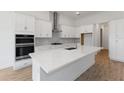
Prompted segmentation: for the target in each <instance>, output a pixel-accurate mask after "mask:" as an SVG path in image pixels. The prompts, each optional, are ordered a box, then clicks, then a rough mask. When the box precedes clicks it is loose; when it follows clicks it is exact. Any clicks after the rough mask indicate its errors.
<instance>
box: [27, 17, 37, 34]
mask: <svg viewBox="0 0 124 93" xmlns="http://www.w3.org/2000/svg"><path fill="white" fill-rule="evenodd" d="M34 28H35V19H34V17H32V16H26V26H25V31H26V32H27V33H34Z"/></svg>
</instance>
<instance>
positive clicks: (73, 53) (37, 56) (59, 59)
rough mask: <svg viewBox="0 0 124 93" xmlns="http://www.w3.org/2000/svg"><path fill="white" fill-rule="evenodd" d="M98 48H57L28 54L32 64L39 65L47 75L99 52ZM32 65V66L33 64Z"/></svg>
mask: <svg viewBox="0 0 124 93" xmlns="http://www.w3.org/2000/svg"><path fill="white" fill-rule="evenodd" d="M100 49H101V48H100V47H90V46H80V47H79V46H78V48H77V49H74V50H65V48H58V49H52V50H50V49H49V50H45V51H41V50H40V51H39V52H38V51H36V52H35V53H32V54H30V56H31V57H32V60H33V62H35V63H36V64H39V65H40V67H41V68H42V69H43V70H44V71H45V72H46V73H47V74H49V73H51V72H54V71H56V70H57V69H60V68H62V67H64V66H66V65H68V64H71V63H72V62H76V60H78V59H80V58H82V57H85V56H87V55H89V54H92V53H95V52H97V51H99V50H100ZM35 63H34V64H35Z"/></svg>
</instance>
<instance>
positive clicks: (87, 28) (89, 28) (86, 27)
mask: <svg viewBox="0 0 124 93" xmlns="http://www.w3.org/2000/svg"><path fill="white" fill-rule="evenodd" d="M93 30H94V29H93V25H83V26H81V27H80V32H81V33H93Z"/></svg>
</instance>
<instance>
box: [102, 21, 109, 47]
mask: <svg viewBox="0 0 124 93" xmlns="http://www.w3.org/2000/svg"><path fill="white" fill-rule="evenodd" d="M108 36H109V28H108V24H107V23H106V24H103V38H102V39H103V42H102V45H103V47H104V48H105V49H108V41H109V39H108Z"/></svg>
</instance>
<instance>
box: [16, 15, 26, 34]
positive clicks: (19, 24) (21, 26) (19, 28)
mask: <svg viewBox="0 0 124 93" xmlns="http://www.w3.org/2000/svg"><path fill="white" fill-rule="evenodd" d="M25 19H26V17H25V15H22V14H16V20H15V21H16V22H15V31H16V32H25V25H26V24H25Z"/></svg>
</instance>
